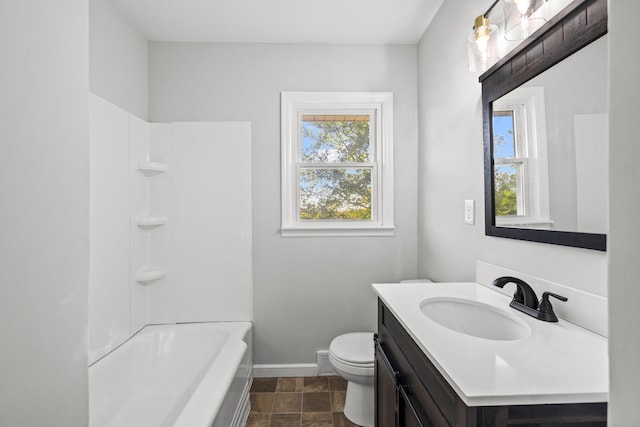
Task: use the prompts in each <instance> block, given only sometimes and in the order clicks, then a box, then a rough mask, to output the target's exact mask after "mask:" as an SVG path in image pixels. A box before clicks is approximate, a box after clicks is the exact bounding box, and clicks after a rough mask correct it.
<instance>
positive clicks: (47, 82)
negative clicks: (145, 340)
mask: <svg viewBox="0 0 640 427" xmlns="http://www.w3.org/2000/svg"><path fill="white" fill-rule="evenodd" d="M88 13H89V12H88V5H87V1H86V0H84V1H83V0H63V1H56V2H52V1H50V0H33V1H18V2H3V5H2V13H0V52H2V64H3V65H2V68H1V70H0V75H1V78H0V93H1V94H2V96H0V141H1V144H2V154H1V155H0V200H1V203H2V205H1V206H2V208H1V210H0V337H2V352H1V355H0V378H1V380H0V425H2V426H16V427H19V426H38V425H56V426H69V427H76V426H77V427H84V426H86V425H87V419H88V391H87V278H88V274H89V256H88V255H89V236H88V234H89V144H88V141H89V129H88V110H87V106H88V98H87V92H88V88H89V81H88V78H89V77H88V63H89V58H88V47H89V46H88V44H89V43H88Z"/></svg>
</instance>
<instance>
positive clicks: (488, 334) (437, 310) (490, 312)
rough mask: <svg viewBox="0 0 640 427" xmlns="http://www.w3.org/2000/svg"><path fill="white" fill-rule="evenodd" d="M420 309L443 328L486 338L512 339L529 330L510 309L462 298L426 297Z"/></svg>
mask: <svg viewBox="0 0 640 427" xmlns="http://www.w3.org/2000/svg"><path fill="white" fill-rule="evenodd" d="M420 310H422V313H423V314H424V315H425V316H426V317H428V318H429V319H431V320H433V321H434V322H436V323H438V324H440V325H442V326H444V327H445V328H448V329H451V330H453V331H456V332H459V333H461V334H465V335H470V336H473V337H477V338H484V339H487V340H496V341H514V340H519V339H522V338H524V337H526V336H528V335H529V333H530V332H531V329H530V328H529V326H528V325H527V324H526V323H524V322H523V321H522V320H520V319H518V318H517V317H515V316H513V315H511V314H510V313H508V312H506V311H504V310H500V309H498V308H495V307H493V306H491V305H488V304H483V303H481V302H478V301H472V300H468V299H463V298H451V297H441V298H429V299H426V300H424V301H422V302H421V303H420Z"/></svg>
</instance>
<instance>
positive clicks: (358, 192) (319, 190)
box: [300, 121, 371, 220]
mask: <svg viewBox="0 0 640 427" xmlns="http://www.w3.org/2000/svg"><path fill="white" fill-rule="evenodd" d="M307 123H308V126H303V128H302V134H303V146H302V160H303V163H305V162H309V163H311V162H312V163H336V167H317V166H316V165H309V167H301V168H300V219H301V220H370V219H371V170H370V169H368V168H359V167H338V163H341V162H353V163H362V162H367V161H368V160H369V123H368V122H358V121H343V122H340V121H326V122H307Z"/></svg>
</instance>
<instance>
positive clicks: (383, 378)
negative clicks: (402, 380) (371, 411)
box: [375, 344, 398, 427]
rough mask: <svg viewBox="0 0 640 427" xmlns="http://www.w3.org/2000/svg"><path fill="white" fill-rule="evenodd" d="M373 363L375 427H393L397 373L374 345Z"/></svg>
mask: <svg viewBox="0 0 640 427" xmlns="http://www.w3.org/2000/svg"><path fill="white" fill-rule="evenodd" d="M375 361H376V363H375V393H376V400H375V411H376V412H375V425H376V427H393V426H396V425H397V424H396V421H397V416H398V414H397V403H398V372H397V371H394V370H393V367H392V366H391V363H389V359H387V356H386V355H385V354H384V352H383V351H382V348H380V345H379V344H376V359H375Z"/></svg>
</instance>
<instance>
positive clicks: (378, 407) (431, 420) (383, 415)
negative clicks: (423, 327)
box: [375, 301, 607, 427]
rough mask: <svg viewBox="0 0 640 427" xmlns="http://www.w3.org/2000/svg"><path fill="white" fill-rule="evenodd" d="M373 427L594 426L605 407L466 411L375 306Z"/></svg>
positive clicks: (389, 315)
mask: <svg viewBox="0 0 640 427" xmlns="http://www.w3.org/2000/svg"><path fill="white" fill-rule="evenodd" d="M375 398H376V402H375V425H376V427H432V426H433V427H449V426H450V427H454V426H455V427H502V426H504V427H506V426H521V427H534V426H540V427H596V426H598V427H599V426H606V424H607V404H606V403H582V404H554V405H511V406H481V407H470V406H467V405H465V403H464V402H463V401H462V399H460V397H458V395H457V393H456V392H455V391H454V390H453V388H451V386H450V385H449V383H448V382H447V381H446V380H445V379H444V377H443V376H442V375H441V374H440V373H439V372H438V370H437V369H436V368H435V367H434V366H433V364H432V363H431V362H430V361H429V359H428V358H427V356H426V355H425V354H424V353H423V352H422V350H420V348H419V347H418V345H417V344H416V343H415V342H414V341H413V339H412V338H411V337H410V336H409V334H408V333H407V331H406V330H405V329H404V328H403V327H402V325H401V324H400V323H399V322H398V320H397V319H396V318H395V317H394V315H393V314H392V313H391V312H390V311H389V310H388V309H387V308H386V307H385V305H384V304H383V303H382V302H381V301H378V334H377V335H376V338H375Z"/></svg>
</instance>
